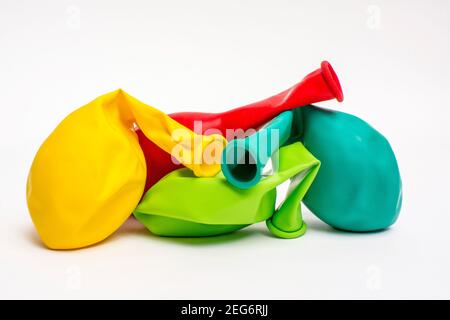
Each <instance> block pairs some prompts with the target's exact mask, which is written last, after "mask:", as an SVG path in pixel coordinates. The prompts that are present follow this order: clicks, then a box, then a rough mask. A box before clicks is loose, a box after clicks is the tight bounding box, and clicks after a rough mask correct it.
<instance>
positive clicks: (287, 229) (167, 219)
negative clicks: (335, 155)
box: [134, 142, 320, 238]
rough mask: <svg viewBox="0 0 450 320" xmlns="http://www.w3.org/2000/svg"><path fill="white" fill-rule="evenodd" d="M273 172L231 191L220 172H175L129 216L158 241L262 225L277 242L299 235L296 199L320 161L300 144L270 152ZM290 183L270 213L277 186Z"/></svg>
mask: <svg viewBox="0 0 450 320" xmlns="http://www.w3.org/2000/svg"><path fill="white" fill-rule="evenodd" d="M272 166H273V173H272V174H271V175H269V176H266V177H264V178H262V179H261V181H260V182H259V183H258V184H256V185H255V186H254V187H253V188H250V189H246V190H241V189H237V188H235V187H232V186H231V185H230V184H229V183H228V182H227V181H226V179H225V177H224V176H223V174H221V173H219V174H218V175H217V176H215V177H209V178H198V177H195V176H194V175H193V174H192V173H191V172H190V171H189V170H188V169H178V170H175V171H173V172H171V173H169V174H168V175H166V176H165V177H164V178H162V179H161V180H160V181H159V182H158V183H157V184H155V185H154V186H153V187H152V188H151V189H150V190H148V191H147V193H146V194H145V196H144V198H143V199H142V201H141V203H140V204H139V206H138V207H137V208H136V209H135V211H134V216H135V217H136V219H138V220H139V221H140V222H141V223H143V224H144V225H145V226H146V227H147V228H148V229H149V230H150V231H151V232H152V233H154V234H157V235H160V236H177V237H197V236H212V235H219V234H224V233H229V232H232V231H236V230H239V229H242V228H244V227H246V226H248V225H250V224H254V223H257V222H261V221H265V220H266V221H267V226H268V228H269V230H270V231H271V232H272V234H274V235H275V236H277V237H281V238H295V237H299V236H301V235H303V234H304V233H305V231H306V224H305V223H304V222H303V219H302V215H301V200H302V199H303V197H304V196H305V194H306V192H307V190H308V189H309V187H310V185H311V184H312V182H313V181H314V178H315V177H316V175H317V172H318V171H319V167H320V162H319V161H318V160H317V159H316V158H315V157H314V156H313V155H312V154H311V153H310V152H309V151H308V150H307V149H306V148H305V147H304V146H303V144H302V143H300V142H295V143H292V144H290V145H287V146H284V147H282V148H280V149H279V150H277V151H275V153H274V154H273V156H272ZM289 179H291V184H290V188H289V192H288V194H287V196H286V199H285V201H284V202H283V203H282V204H281V205H280V206H279V207H278V209H276V208H275V201H276V187H277V186H278V185H280V184H281V183H283V182H284V181H287V180H289Z"/></svg>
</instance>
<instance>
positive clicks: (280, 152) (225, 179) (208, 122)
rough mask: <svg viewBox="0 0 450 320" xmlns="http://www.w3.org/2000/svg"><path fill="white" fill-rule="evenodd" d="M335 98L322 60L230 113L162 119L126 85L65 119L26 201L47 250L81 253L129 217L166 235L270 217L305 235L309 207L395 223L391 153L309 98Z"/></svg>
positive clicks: (332, 219)
mask: <svg viewBox="0 0 450 320" xmlns="http://www.w3.org/2000/svg"><path fill="white" fill-rule="evenodd" d="M331 99H336V100H337V101H339V102H342V101H343V92H342V88H341V85H340V82H339V79H338V77H337V74H336V72H335V71H334V70H333V68H332V67H331V65H330V64H329V63H328V62H326V61H324V62H322V63H321V65H320V68H318V69H317V70H315V71H313V72H311V73H309V74H308V75H307V76H306V77H304V78H303V80H302V81H300V82H299V83H297V84H296V85H294V86H293V87H291V88H289V89H287V90H285V91H283V92H281V93H279V94H277V95H274V96H272V97H270V98H267V99H265V100H261V101H259V102H255V103H252V104H248V105H245V106H243V107H239V108H235V109H231V110H229V111H226V112H223V113H198V112H182V113H176V114H172V115H167V114H165V113H164V112H162V111H160V110H158V109H156V108H154V107H151V106H149V105H146V104H144V103H142V102H140V101H139V100H137V99H135V98H133V97H132V96H130V95H128V94H127V93H125V92H124V91H123V90H117V91H114V92H111V93H108V94H105V95H103V96H100V97H98V98H97V99H95V100H93V101H92V102H90V103H88V104H87V105H85V106H83V107H81V108H79V109H76V110H75V111H73V112H72V113H71V114H69V115H68V116H67V117H66V118H65V119H64V120H62V122H61V123H60V124H59V125H58V126H57V127H56V128H55V129H54V131H53V132H52V133H51V134H50V135H49V136H48V138H47V139H46V140H45V141H44V143H43V144H42V145H41V147H40V148H39V150H38V152H37V154H36V156H35V158H34V161H33V163H32V165H31V169H30V172H29V175H28V181H27V203H28V208H29V212H30V215H31V218H32V220H33V223H34V225H35V227H36V230H37V232H38V234H39V236H40V238H41V239H42V241H43V243H44V244H45V245H46V246H47V247H49V248H51V249H76V248H82V247H86V246H90V245H93V244H96V243H98V242H100V241H102V240H104V239H106V238H108V237H109V236H110V235H111V234H112V233H114V232H115V231H116V230H117V229H118V228H119V227H120V226H121V225H122V224H123V223H124V222H125V220H126V219H128V218H129V217H130V215H132V214H133V215H134V217H135V218H136V219H137V220H138V221H139V222H140V223H142V224H143V226H145V227H146V228H147V229H148V230H149V231H150V232H151V233H153V234H155V235H159V236H168V237H205V236H215V235H221V234H225V233H230V232H234V231H237V230H239V229H242V228H245V227H247V226H249V225H252V224H255V223H258V222H263V221H264V222H265V224H266V226H267V229H268V233H270V234H272V235H273V236H274V237H277V238H285V239H292V238H297V237H300V236H302V235H303V234H305V232H306V230H307V226H306V223H305V222H304V220H303V217H302V210H301V208H302V202H303V203H304V204H305V205H306V206H307V207H308V208H309V209H310V211H311V212H312V213H313V214H314V215H316V216H317V217H318V218H319V219H321V220H322V221H323V222H324V223H326V224H328V225H330V226H332V227H334V228H336V229H339V230H342V231H352V232H367V231H377V230H382V229H385V228H388V227H390V226H391V225H392V224H393V223H394V222H395V221H396V220H397V218H398V215H399V213H400V208H401V204H402V183H401V178H400V172H399V168H398V164H397V160H396V157H395V155H394V152H393V150H392V148H391V146H390V144H389V142H388V140H387V139H386V138H385V137H384V136H383V135H382V134H381V133H379V132H378V131H377V130H375V129H374V128H373V127H371V126H370V125H369V124H367V123H366V122H365V121H363V120H362V119H360V118H358V117H356V116H353V115H350V114H347V113H343V112H339V111H334V110H327V109H322V108H319V107H315V106H313V105H311V104H313V103H316V102H321V101H327V100H331ZM284 182H288V183H289V189H288V192H287V194H286V195H285V197H284V200H283V201H281V204H279V205H278V206H276V203H278V202H277V201H276V200H277V187H278V186H279V185H280V184H282V183H284Z"/></svg>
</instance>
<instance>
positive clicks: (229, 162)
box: [222, 111, 293, 189]
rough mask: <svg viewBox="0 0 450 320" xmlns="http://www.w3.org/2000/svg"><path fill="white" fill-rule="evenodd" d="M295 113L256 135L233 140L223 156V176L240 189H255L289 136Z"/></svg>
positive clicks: (278, 120)
mask: <svg viewBox="0 0 450 320" xmlns="http://www.w3.org/2000/svg"><path fill="white" fill-rule="evenodd" d="M292 117H293V116H292V111H285V112H283V113H281V114H280V115H278V116H277V117H276V118H274V119H273V120H272V121H270V122H269V123H268V124H267V125H265V126H264V127H263V128H261V129H260V130H259V131H258V132H256V133H255V134H252V135H251V136H248V137H246V138H243V139H235V140H232V141H231V142H230V143H229V144H228V145H227V146H226V148H225V150H224V151H223V153H222V173H223V175H224V176H225V178H226V179H227V181H228V182H229V183H230V184H232V185H233V186H235V187H236V188H239V189H248V188H251V187H253V186H254V185H255V184H257V183H258V182H259V180H261V176H262V174H263V168H264V166H265V165H266V163H267V161H268V160H269V159H270V158H271V156H272V154H273V153H274V152H275V151H276V150H278V149H279V148H280V146H282V145H283V144H284V143H285V142H286V141H287V140H288V138H289V137H290V134H291V127H292Z"/></svg>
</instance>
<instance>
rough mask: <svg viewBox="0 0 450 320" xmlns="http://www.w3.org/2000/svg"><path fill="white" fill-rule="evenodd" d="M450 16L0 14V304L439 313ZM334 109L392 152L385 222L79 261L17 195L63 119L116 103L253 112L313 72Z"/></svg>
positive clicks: (159, 245) (393, 11)
mask: <svg viewBox="0 0 450 320" xmlns="http://www.w3.org/2000/svg"><path fill="white" fill-rule="evenodd" d="M449 39H450V2H449V1H444V0H442V1H438V0H436V1H379V0H370V1H369V0H366V1H356V0H355V1H332V0H329V1H321V2H320V4H319V1H286V0H283V1H281V0H278V1H270V2H269V1H261V0H254V1H220V2H219V1H207V0H205V1H195V0H191V1H160V2H156V1H136V0H127V1H111V0H108V1H106V0H105V1H80V0H73V1H31V0H30V1H20V0H11V1H5V0H0V108H1V117H0V119H1V120H0V121H1V125H0V139H1V144H0V147H1V160H0V161H1V162H0V163H1V166H0V170H1V171H0V172H1V176H0V178H1V179H0V195H1V197H0V201H1V202H0V218H1V224H0V298H163V299H165V298H187V299H189V298H209V299H213V298H224V299H227V298H236V299H239V298H254V299H259V298H267V299H271V298H274V299H278V298H288V299H291V298H295V299H301V298H363V299H366V298H377V299H378V298H389V299H390V298H450V250H449V249H450V210H449V209H450V205H449V203H450V201H449V198H450V193H449V186H448V183H449V180H450V174H449V173H450V170H449V163H450V151H449V149H450V133H449V132H450V130H449V128H448V127H449V125H448V124H449V120H450V111H449V108H450V104H449V84H450V62H449V57H450V48H449ZM323 59H327V60H329V61H330V62H331V63H332V64H333V66H334V67H335V70H336V72H337V73H338V75H339V77H340V79H341V82H342V86H343V89H344V95H345V101H344V103H342V104H338V103H337V102H334V101H333V102H325V103H321V104H320V105H322V106H327V107H330V108H338V109H341V110H344V111H346V112H349V113H353V114H355V115H357V116H359V117H361V118H363V119H364V120H366V121H368V122H369V123H370V124H372V125H373V126H374V127H375V128H377V129H378V130H379V131H381V132H382V133H383V134H384V135H385V136H386V137H388V138H389V140H390V142H391V144H392V147H393V148H394V150H395V152H396V155H397V158H398V162H399V165H400V169H401V173H402V178H403V182H404V205H403V210H402V212H401V215H400V218H399V220H398V221H397V223H396V224H395V225H394V226H393V227H392V228H391V229H389V230H387V231H385V232H380V233H372V234H350V233H343V232H338V231H335V230H333V229H331V228H329V227H328V226H326V225H325V224H323V223H322V222H320V221H319V220H317V219H316V218H315V217H313V216H312V214H311V213H309V212H307V211H306V212H305V219H306V221H307V223H308V224H309V230H308V232H307V234H306V235H305V236H304V237H301V238H299V239H295V240H281V239H276V238H273V237H271V236H269V234H268V232H267V231H266V229H265V225H264V224H263V223H262V224H258V225H255V226H252V227H250V228H248V229H245V230H243V231H240V232H237V233H234V234H231V235H226V236H221V237H216V238H209V239H184V240H183V239H167V238H159V237H156V236H153V235H151V234H150V233H149V232H147V231H146V230H145V229H144V228H143V227H142V226H140V225H139V224H138V223H137V222H136V221H133V220H130V221H129V222H128V223H127V224H126V225H125V226H124V227H122V228H121V229H120V230H119V231H118V232H116V233H115V234H114V235H113V236H112V237H111V238H109V239H108V240H106V241H105V242H103V243H101V244H99V245H96V246H93V247H90V248H87V249H82V250H76V251H63V252H62V251H51V250H48V249H46V248H44V247H43V246H42V244H41V243H40V240H39V238H38V236H37V234H36V232H35V230H34V227H33V225H32V222H31V219H30V218H29V215H28V211H27V208H26V200H25V183H26V177H27V174H28V169H29V167H30V164H31V161H32V159H33V156H34V154H35V153H36V151H37V149H38V147H39V145H40V144H41V143H42V142H43V140H44V139H45V138H46V137H47V135H48V134H49V133H50V132H51V131H52V130H53V129H54V127H55V126H56V125H57V124H58V123H59V121H61V120H62V118H63V117H64V116H66V115H67V114H68V113H69V112H71V111H72V110H74V109H75V108H77V107H79V106H81V105H84V104H85V103H87V102H89V101H90V100H92V99H94V98H95V97H97V96H99V95H101V94H104V93H106V92H109V91H112V90H115V89H117V88H123V89H125V90H126V91H128V92H129V93H130V94H132V95H134V96H135V97H137V98H138V99H140V100H142V101H144V102H146V103H148V104H150V105H153V106H155V107H158V108H160V109H162V110H164V111H166V112H175V111H187V110H191V111H209V112H212V111H217V112H218V111H223V110H226V109H229V108H232V107H237V106H240V105H243V104H247V103H250V102H253V101H256V100H259V99H261V98H265V97H267V96H270V95H272V94H274V93H277V92H279V91H281V90H284V89H286V88H288V87H289V86H291V85H292V84H294V83H296V82H297V81H299V80H300V79H301V78H303V76H304V75H306V74H307V73H309V72H310V71H312V70H314V69H316V68H317V67H318V66H319V64H320V62H321V60H323Z"/></svg>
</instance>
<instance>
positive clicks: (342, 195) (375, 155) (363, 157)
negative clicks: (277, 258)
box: [291, 106, 402, 232]
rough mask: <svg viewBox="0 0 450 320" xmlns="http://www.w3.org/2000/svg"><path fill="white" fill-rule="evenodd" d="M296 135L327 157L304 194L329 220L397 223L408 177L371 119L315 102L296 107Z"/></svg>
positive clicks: (367, 225) (374, 225)
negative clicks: (402, 176) (322, 106)
mask: <svg viewBox="0 0 450 320" xmlns="http://www.w3.org/2000/svg"><path fill="white" fill-rule="evenodd" d="M294 126H295V128H294V129H293V132H294V133H293V136H292V138H291V139H292V140H297V139H299V138H300V139H301V140H302V141H303V143H304V145H305V147H306V148H307V149H308V150H309V151H310V152H311V153H312V154H313V155H314V156H315V157H317V159H319V160H320V161H321V169H320V171H319V173H318V175H317V177H316V179H315V181H314V183H313V184H312V186H311V188H310V189H309V191H308V193H307V195H306V196H305V198H304V199H303V201H304V203H305V204H306V206H307V207H308V208H309V209H310V210H311V211H312V212H313V213H314V214H315V215H316V216H317V217H319V218H320V219H321V220H323V221H324V222H326V223H327V224H329V225H331V226H333V227H335V228H338V229H342V230H348V231H361V232H363V231H376V230H380V229H385V228H387V227H389V226H390V225H392V224H393V223H394V222H395V221H396V220H397V217H398V215H399V212H400V208H401V204H402V182H401V178H400V173H399V169H398V165H397V160H396V158H395V155H394V152H393V151H392V148H391V146H390V145H389V142H388V141H387V139H386V138H385V137H384V136H383V135H381V134H380V133H379V132H378V131H376V130H375V129H374V128H373V127H371V126H370V125H369V124H367V123H366V122H365V121H363V120H361V119H359V118H357V117H355V116H353V115H350V114H347V113H343V112H338V111H331V110H326V109H321V108H318V107H315V106H307V107H303V108H298V109H296V110H295V111H294Z"/></svg>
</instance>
